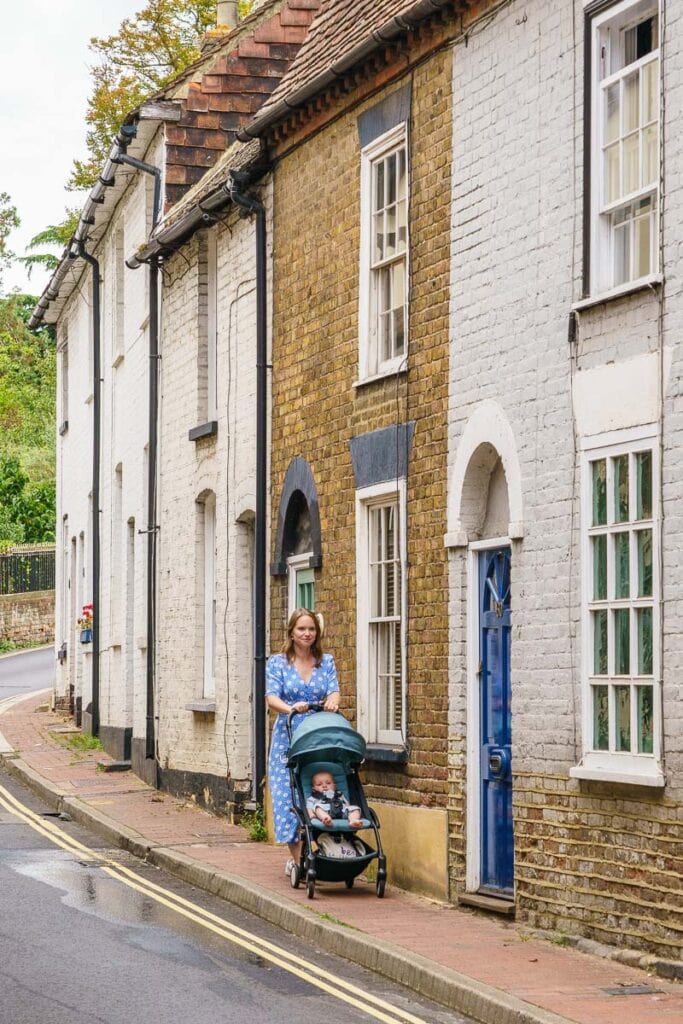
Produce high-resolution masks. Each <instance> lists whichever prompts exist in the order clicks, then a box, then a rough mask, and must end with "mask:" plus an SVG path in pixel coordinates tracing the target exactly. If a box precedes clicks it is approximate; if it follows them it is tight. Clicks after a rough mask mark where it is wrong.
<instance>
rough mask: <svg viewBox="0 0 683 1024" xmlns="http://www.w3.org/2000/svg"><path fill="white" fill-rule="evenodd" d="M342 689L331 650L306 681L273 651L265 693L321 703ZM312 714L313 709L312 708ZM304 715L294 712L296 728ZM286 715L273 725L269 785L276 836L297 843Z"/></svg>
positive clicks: (293, 700)
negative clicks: (288, 760) (292, 808)
mask: <svg viewBox="0 0 683 1024" xmlns="http://www.w3.org/2000/svg"><path fill="white" fill-rule="evenodd" d="M338 691H339V681H338V680H337V669H336V667H335V664H334V658H333V657H332V655H331V654H323V660H322V661H321V663H320V665H318V667H317V668H314V669H313V674H312V675H311V678H310V679H309V681H308V682H307V683H306V682H304V680H303V679H302V678H301V676H300V675H299V673H298V672H297V670H296V669H295V668H294V666H293V665H290V664H289V662H288V661H287V659H286V657H285V656H284V654H274V655H273V656H272V657H271V658H269V659H268V663H267V665H266V696H273V697H279V698H280V700H283V701H284V702H285V704H290V705H291V704H296V702H297V701H300V700H304V701H306V702H307V703H308V704H322V703H323V702H324V700H325V698H326V697H327V696H328V694H330V693H337V692H338ZM310 714H313V712H310ZM305 717H306V716H305V715H295V716H294V718H293V719H292V728H293V729H294V730H296V728H297V726H298V725H299V723H300V722H301V719H302V718H305ZM288 756H289V740H288V738H287V715H278V716H277V718H276V719H275V725H274V726H273V734H272V736H271V739H270V754H269V756H268V786H269V789H270V799H271V800H272V803H273V820H274V824H275V839H276V841H277V842H278V843H295V842H296V840H297V839H298V834H299V823H298V819H297V817H296V815H295V814H293V813H292V811H291V810H290V808H291V806H292V790H291V787H290V784H289V770H288V768H287V758H288Z"/></svg>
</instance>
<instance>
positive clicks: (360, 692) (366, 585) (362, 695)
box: [356, 478, 408, 746]
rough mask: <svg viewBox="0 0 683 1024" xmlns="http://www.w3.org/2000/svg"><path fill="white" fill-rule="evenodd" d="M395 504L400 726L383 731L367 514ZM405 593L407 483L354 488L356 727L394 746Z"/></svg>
mask: <svg viewBox="0 0 683 1024" xmlns="http://www.w3.org/2000/svg"><path fill="white" fill-rule="evenodd" d="M389 503H395V504H396V506H397V509H398V546H399V559H400V565H401V593H400V608H401V704H402V716H401V728H400V729H393V730H383V729H380V728H379V725H378V720H377V719H378V715H377V703H378V692H377V687H376V680H375V679H373V675H372V673H373V669H372V665H373V662H374V651H373V640H372V631H371V628H370V625H371V623H370V620H371V615H370V612H371V606H370V601H371V598H370V585H371V580H370V573H369V550H370V547H369V546H370V515H369V512H370V510H372V509H375V508H377V507H379V506H383V505H384V506H386V505H388V504H389ZM407 594H408V559H407V545H406V483H405V478H401V479H399V480H391V481H387V482H386V483H381V484H374V485H372V486H370V487H364V488H361V489H360V490H358V491H356V671H357V676H356V687H357V698H358V704H357V716H358V728H359V730H360V732H362V733H363V734H364V735H365V736H367V737H368V739H369V741H370V742H371V743H382V744H387V745H392V746H395V745H397V744H400V745H404V744H405V741H406V732H407V722H406V679H407V674H406V658H407V642H406V613H407Z"/></svg>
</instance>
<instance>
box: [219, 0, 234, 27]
mask: <svg viewBox="0 0 683 1024" xmlns="http://www.w3.org/2000/svg"><path fill="white" fill-rule="evenodd" d="M238 21H239V16H238V14H237V0H218V3H217V4H216V27H217V28H224V27H225V28H235V27H236V26H237V22H238Z"/></svg>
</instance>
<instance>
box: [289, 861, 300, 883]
mask: <svg viewBox="0 0 683 1024" xmlns="http://www.w3.org/2000/svg"><path fill="white" fill-rule="evenodd" d="M289 884H290V885H291V887H292V889H298V888H299V886H300V885H301V872H300V871H299V865H298V864H292V869H291V871H290V872H289Z"/></svg>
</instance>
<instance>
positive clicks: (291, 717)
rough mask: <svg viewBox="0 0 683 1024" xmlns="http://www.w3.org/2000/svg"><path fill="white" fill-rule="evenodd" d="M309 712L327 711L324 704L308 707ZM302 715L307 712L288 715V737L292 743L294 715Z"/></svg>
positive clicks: (338, 712)
mask: <svg viewBox="0 0 683 1024" xmlns="http://www.w3.org/2000/svg"><path fill="white" fill-rule="evenodd" d="M308 710H309V711H324V710H325V706H324V704H309V705H308ZM302 713H303V714H306V712H305V711H304V712H301V711H290V712H289V714H288V715H287V735H288V737H289V739H290V741H291V739H292V719H293V718H294V715H300V714H302ZM336 714H338V715H341V711H337V712H336Z"/></svg>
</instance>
